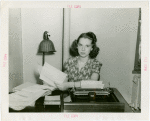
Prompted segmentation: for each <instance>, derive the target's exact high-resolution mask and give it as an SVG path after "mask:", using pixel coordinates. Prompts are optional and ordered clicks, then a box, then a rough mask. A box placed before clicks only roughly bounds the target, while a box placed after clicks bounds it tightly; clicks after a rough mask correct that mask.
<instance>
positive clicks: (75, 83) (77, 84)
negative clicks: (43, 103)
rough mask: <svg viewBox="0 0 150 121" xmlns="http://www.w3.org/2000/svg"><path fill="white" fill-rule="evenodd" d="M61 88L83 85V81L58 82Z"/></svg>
mask: <svg viewBox="0 0 150 121" xmlns="http://www.w3.org/2000/svg"><path fill="white" fill-rule="evenodd" d="M55 84H56V83H55ZM56 85H57V87H58V88H59V89H60V90H67V89H68V88H73V87H81V82H80V81H79V82H64V83H62V84H56Z"/></svg>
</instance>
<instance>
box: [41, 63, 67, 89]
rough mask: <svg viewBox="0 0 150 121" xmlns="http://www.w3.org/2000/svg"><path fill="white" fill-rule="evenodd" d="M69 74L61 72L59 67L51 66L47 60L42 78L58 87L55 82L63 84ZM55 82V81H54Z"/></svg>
mask: <svg viewBox="0 0 150 121" xmlns="http://www.w3.org/2000/svg"><path fill="white" fill-rule="evenodd" d="M66 77H67V74H65V73H63V72H61V71H60V70H58V69H57V68H55V67H53V66H51V65H50V64H48V63H47V62H45V64H44V66H43V68H42V71H41V74H40V79H42V80H43V81H45V82H47V83H48V84H50V85H51V86H54V87H56V85H55V83H58V84H61V83H63V82H64V81H65V79H66ZM54 82H55V83H54Z"/></svg>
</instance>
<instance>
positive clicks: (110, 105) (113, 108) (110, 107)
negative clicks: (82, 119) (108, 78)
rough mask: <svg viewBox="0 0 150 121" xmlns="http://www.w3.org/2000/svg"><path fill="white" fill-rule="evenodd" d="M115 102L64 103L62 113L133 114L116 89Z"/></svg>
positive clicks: (114, 93) (114, 89)
mask: <svg viewBox="0 0 150 121" xmlns="http://www.w3.org/2000/svg"><path fill="white" fill-rule="evenodd" d="M112 89H113V91H114V92H113V95H114V96H115V97H116V101H114V102H102V101H101V102H62V105H63V106H62V105H61V106H62V107H61V111H62V112H132V110H131V108H130V107H129V105H128V103H127V102H126V100H125V99H124V98H123V96H122V95H121V94H120V92H119V91H118V90H117V89H116V88H112Z"/></svg>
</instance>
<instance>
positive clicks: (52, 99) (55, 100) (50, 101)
mask: <svg viewBox="0 0 150 121" xmlns="http://www.w3.org/2000/svg"><path fill="white" fill-rule="evenodd" d="M44 105H60V95H56V96H45V100H44Z"/></svg>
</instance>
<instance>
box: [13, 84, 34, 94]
mask: <svg viewBox="0 0 150 121" xmlns="http://www.w3.org/2000/svg"><path fill="white" fill-rule="evenodd" d="M33 85H35V84H34V83H31V82H25V83H23V84H21V85H19V86H16V87H14V88H13V92H16V91H20V90H22V89H23V88H26V87H30V86H33Z"/></svg>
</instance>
